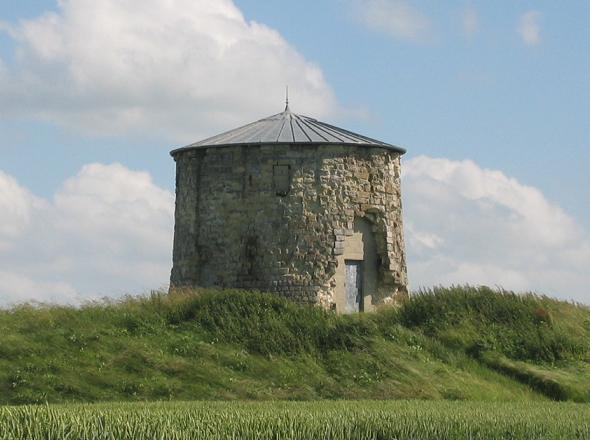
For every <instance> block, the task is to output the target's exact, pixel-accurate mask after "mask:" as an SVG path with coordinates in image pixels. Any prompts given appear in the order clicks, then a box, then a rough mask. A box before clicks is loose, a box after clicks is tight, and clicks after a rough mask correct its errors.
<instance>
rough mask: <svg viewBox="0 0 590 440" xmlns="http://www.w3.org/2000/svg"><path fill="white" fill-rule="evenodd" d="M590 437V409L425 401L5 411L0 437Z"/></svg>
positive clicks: (137, 439) (148, 439)
mask: <svg viewBox="0 0 590 440" xmlns="http://www.w3.org/2000/svg"><path fill="white" fill-rule="evenodd" d="M67 438H71V439H77V440H86V439H88V440H91V439H92V440H94V439H102V440H110V439H112V440H115V439H116V440H127V439H128V440H152V439H160V440H164V439H166V440H167V439H170V440H182V439H187V440H188V439H202V440H213V439H219V440H222V439H223V440H226V439H244V440H246V439H252V440H266V439H269V440H270V439H272V440H280V439H285V440H298V439H301V440H314V439H322V440H323V439H331V440H340V439H342V440H349V439H358V440H363V439H367V440H369V439H380V440H389V439H391V440H394V439H395V440H415V439H421V440H430V439H432V440H445V439H459V438H465V439H467V438H468V439H472V440H477V439H481V440H483V439H485V440H494V439H512V440H520V439H522V440H530V439H544V440H549V439H555V440H562V439H568V440H575V439H580V440H581V439H588V438H590V405H581V404H571V403H567V404H564V403H561V404H557V403H522V402H519V403H489V402H478V403H474V402H432V401H431V402H427V401H417V400H413V401H388V402H380V401H354V402H351V401H348V402H344V401H336V402H335V401H323V402H306V403H303V402H282V403H279V402H263V403H261V402H250V403H244V402H176V403H151V404H150V403H148V404H100V405H79V404H77V405H76V404H74V405H63V406H37V407H27V406H21V407H4V408H1V407H0V440H26V439H67Z"/></svg>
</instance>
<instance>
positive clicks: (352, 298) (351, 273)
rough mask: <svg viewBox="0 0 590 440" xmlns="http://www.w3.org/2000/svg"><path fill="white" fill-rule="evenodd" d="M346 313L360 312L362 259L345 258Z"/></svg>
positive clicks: (361, 305) (361, 303)
mask: <svg viewBox="0 0 590 440" xmlns="http://www.w3.org/2000/svg"><path fill="white" fill-rule="evenodd" d="M345 264H346V286H345V287H346V307H345V312H346V313H355V312H362V311H363V309H364V304H363V282H362V273H363V271H362V267H363V264H362V261H357V260H346V261H345Z"/></svg>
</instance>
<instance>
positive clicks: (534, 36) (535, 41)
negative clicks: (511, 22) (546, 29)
mask: <svg viewBox="0 0 590 440" xmlns="http://www.w3.org/2000/svg"><path fill="white" fill-rule="evenodd" d="M540 18H541V13H540V12H538V11H528V12H525V13H524V14H523V15H522V17H521V18H520V23H519V25H518V32H519V33H520V36H521V38H522V41H523V42H524V44H526V45H527V46H537V45H539V44H540V43H541V26H540V25H539V20H540Z"/></svg>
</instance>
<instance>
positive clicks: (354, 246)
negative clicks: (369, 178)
mask: <svg viewBox="0 0 590 440" xmlns="http://www.w3.org/2000/svg"><path fill="white" fill-rule="evenodd" d="M378 265H379V256H378V254H377V245H376V242H375V235H374V233H373V226H372V224H371V222H369V221H368V220H367V219H365V218H357V219H355V222H354V229H353V231H352V234H351V235H348V236H347V237H346V238H345V240H344V252H343V254H342V255H339V256H338V267H337V268H336V274H335V275H334V279H335V281H336V289H335V298H334V302H335V304H336V311H337V312H338V313H356V312H363V311H370V310H372V309H373V295H374V293H375V292H376V290H377V278H378V273H379V271H378Z"/></svg>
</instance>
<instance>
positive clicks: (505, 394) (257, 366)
mask: <svg viewBox="0 0 590 440" xmlns="http://www.w3.org/2000/svg"><path fill="white" fill-rule="evenodd" d="M0 333H1V335H2V337H1V338H0V404H17V405H20V404H31V403H45V402H50V403H66V402H99V401H146V400H211V399H221V400H230V399H231V400H233V399H241V400H267V399H275V400H276V399H279V400H316V399H447V400H478V401H484V400H487V401H525V400H526V401H535V400H570V401H576V402H589V401H590V310H589V309H588V308H587V307H584V306H580V305H576V304H571V303H566V302H559V301H556V300H553V299H549V298H545V297H539V296H535V295H531V294H527V295H517V294H515V293H512V292H506V291H495V290H491V289H489V288H483V287H482V288H474V287H453V288H435V289H431V290H426V291H423V292H420V293H418V294H416V295H413V296H412V297H411V299H410V300H409V301H407V302H406V303H405V304H403V305H402V306H400V307H396V308H394V307H384V308H382V309H380V310H378V311H377V312H376V313H371V314H361V315H355V316H339V315H335V314H334V313H332V312H329V311H325V310H322V309H319V308H315V307H304V306H299V305H296V304H293V303H291V302H289V301H286V300H284V299H281V298H278V297H276V296H273V295H269V294H264V293H257V292H244V291H229V290H225V291H215V290H197V291H191V292H184V293H182V294H176V295H166V294H164V293H153V294H151V295H149V296H145V297H136V298H125V299H123V300H119V301H112V302H100V303H92V304H87V305H85V306H83V307H80V308H73V307H65V306H51V305H41V306H40V305H21V306H17V307H13V308H11V309H9V310H2V311H0ZM375 405H377V404H375ZM388 405H389V404H388ZM84 408H86V407H84ZM89 408H90V409H88V411H94V410H93V409H91V408H93V407H89ZM126 408H128V409H129V411H127V410H126V411H127V412H129V413H130V414H132V415H121V416H120V417H122V418H123V419H125V418H126V417H135V416H133V414H136V413H137V411H136V410H133V409H132V408H133V407H126ZM150 408H152V409H153V410H154V411H156V409H157V411H163V413H166V411H169V410H168V409H165V408H164V407H158V406H153V407H150ZM174 408H177V407H174ZM183 408H185V409H186V408H189V407H183ZM191 408H192V407H191ZM195 408H196V407H195ZM220 408H221V407H220ZM228 408H234V407H228ZM247 408H249V407H247ZM301 408H304V407H301ZM354 408H357V409H355V411H356V410H359V411H360V408H361V407H354ZM375 408H378V405H377V406H375ZM408 408H410V407H408ZM462 408H467V407H462ZM474 408H476V407H474ZM539 408H543V407H542V406H541V407H539ZM564 408H566V407H564ZM103 409H104V408H103ZM4 411H17V410H15V409H10V410H4ZM23 411H25V412H22V413H14V414H20V416H19V417H21V416H22V417H28V416H26V414H29V413H27V412H26V411H42V410H41V409H36V410H33V409H28V410H24V409H23ZM56 411H62V410H59V409H56ZM63 411H65V412H64V413H63V414H66V413H67V410H63ZM183 411H184V410H183ZM186 411H188V412H187V414H191V411H192V410H189V409H186ZM195 411H196V410H195ZM227 411H233V409H228V410H227ZM301 411H303V409H302V410H301ZM408 411H410V410H408ZM584 411H585V410H584ZM74 412H76V411H74ZM3 414H6V412H4V413H3ZM60 414H61V413H60ZM109 414H111V413H109ZM112 414H114V413H112ZM126 414H127V413H126ZM64 417H66V416H64ZM67 417H70V416H67ZM72 417H73V415H72ZM112 417H115V415H112ZM117 417H119V416H117ZM162 417H165V416H162ZM367 417H370V414H367ZM392 417H393V416H392ZM458 417H459V416H458ZM97 420H98V419H97ZM253 423H254V422H253ZM146 429H147V428H146ZM45 438H52V437H45ZM138 438H140V437H138ZM179 438H182V437H179ZM335 438H337V437H335ZM384 438H386V437H384ZM425 438H428V437H425ZM572 438H573V437H572Z"/></svg>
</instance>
